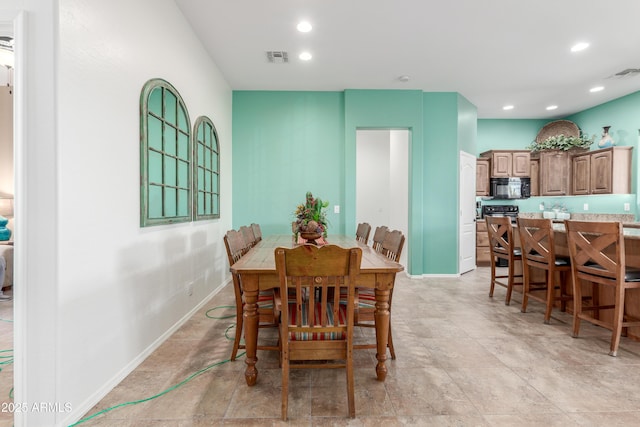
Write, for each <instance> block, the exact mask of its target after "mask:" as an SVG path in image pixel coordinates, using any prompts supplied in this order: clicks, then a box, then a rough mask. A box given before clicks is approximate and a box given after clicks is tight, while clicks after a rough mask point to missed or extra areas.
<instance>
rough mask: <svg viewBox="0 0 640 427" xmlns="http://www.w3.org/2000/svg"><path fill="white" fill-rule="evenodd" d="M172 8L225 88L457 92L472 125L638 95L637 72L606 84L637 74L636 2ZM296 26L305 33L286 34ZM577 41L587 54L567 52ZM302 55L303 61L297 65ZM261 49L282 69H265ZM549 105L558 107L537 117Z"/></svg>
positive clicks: (502, 0) (336, 2)
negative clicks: (277, 54)
mask: <svg viewBox="0 0 640 427" xmlns="http://www.w3.org/2000/svg"><path fill="white" fill-rule="evenodd" d="M176 3H177V5H178V7H179V8H180V9H181V10H182V12H183V13H184V15H185V16H186V18H187V19H188V21H189V22H190V23H191V25H192V27H193V29H194V31H195V32H196V33H197V34H198V36H199V37H200V39H201V40H202V43H203V44H204V46H205V48H206V49H207V50H208V52H209V53H210V54H211V57H212V58H213V60H214V62H215V63H216V64H217V65H218V67H219V68H220V70H221V71H222V73H223V74H224V75H225V77H226V79H227V81H228V82H229V84H230V85H231V87H232V88H233V89H234V90H279V91H283V90H296V91H299V90H310V91H342V90H345V89H412V90H422V91H425V92H459V93H460V94H461V95H462V96H464V97H465V98H467V99H468V100H469V101H470V102H471V103H472V104H474V105H475V106H476V107H477V108H478V117H479V118H529V119H531V118H546V119H551V118H558V117H565V116H566V115H569V114H572V113H575V112H577V111H581V110H584V109H586V108H589V107H592V106H595V105H598V104H601V103H603V102H606V101H609V100H612V99H615V98H618V97H620V96H623V95H627V94H629V93H633V92H635V91H638V90H640V73H637V74H635V75H633V76H627V77H623V78H621V77H613V76H614V75H615V74H616V73H618V72H620V71H622V70H625V69H628V68H634V69H635V68H640V0H613V1H603V0H535V1H534V0H529V1H526V0H484V1H481V0H448V1H446V0H439V1H436V0H176ZM303 19H304V20H308V21H309V22H310V23H311V24H312V25H313V30H312V31H311V32H310V33H300V32H298V31H297V30H296V25H297V23H298V22H299V21H300V20H303ZM581 41H585V42H588V43H590V47H589V48H588V49H587V50H585V51H582V52H579V53H571V52H570V48H571V46H572V45H574V44H575V43H577V42H581ZM303 50H307V51H309V52H311V53H312V55H313V59H312V60H311V61H308V62H304V61H301V60H299V59H298V54H299V53H300V52H301V51H303ZM267 51H286V52H288V54H289V61H290V62H289V63H287V64H273V63H268V62H267V59H266V52H267ZM403 75H406V76H409V81H408V82H402V81H400V80H399V77H400V76H403ZM598 85H600V86H604V87H605V89H604V90H603V91H601V92H598V93H590V92H589V89H590V88H591V87H593V86H598ZM506 104H512V105H514V106H515V108H514V109H513V110H511V111H503V110H502V107H503V106H504V105H506ZM551 104H556V105H558V109H557V110H555V111H546V109H545V108H546V107H547V106H548V105H551Z"/></svg>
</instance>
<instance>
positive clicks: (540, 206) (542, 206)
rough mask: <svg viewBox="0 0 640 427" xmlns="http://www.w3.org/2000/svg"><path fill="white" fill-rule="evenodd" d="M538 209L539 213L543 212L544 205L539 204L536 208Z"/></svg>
mask: <svg viewBox="0 0 640 427" xmlns="http://www.w3.org/2000/svg"><path fill="white" fill-rule="evenodd" d="M538 209H540V210H541V211H543V210H544V203H540V205H539V206H538Z"/></svg>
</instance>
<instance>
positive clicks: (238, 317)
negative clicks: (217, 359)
mask: <svg viewBox="0 0 640 427" xmlns="http://www.w3.org/2000/svg"><path fill="white" fill-rule="evenodd" d="M242 321H243V316H242V308H240V309H236V336H235V337H234V339H233V350H231V361H232V362H233V361H234V360H236V355H237V354H238V349H239V348H240V340H241V339H242Z"/></svg>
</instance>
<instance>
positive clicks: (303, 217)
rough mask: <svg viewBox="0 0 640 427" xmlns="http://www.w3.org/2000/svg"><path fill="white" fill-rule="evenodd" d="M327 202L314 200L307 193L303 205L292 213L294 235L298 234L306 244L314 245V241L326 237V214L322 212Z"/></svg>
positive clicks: (308, 192) (318, 199)
mask: <svg viewBox="0 0 640 427" xmlns="http://www.w3.org/2000/svg"><path fill="white" fill-rule="evenodd" d="M327 206H329V202H327V201H322V199H320V198H314V197H313V194H311V192H310V191H307V195H306V199H305V202H304V204H300V205H298V207H297V208H296V211H295V213H294V215H295V217H296V220H295V222H294V223H293V232H294V234H296V235H297V234H298V233H300V237H301V238H303V239H305V240H306V241H307V243H314V244H315V243H316V239H319V238H320V237H322V236H324V237H327V214H326V212H325V211H324V209H325V208H327Z"/></svg>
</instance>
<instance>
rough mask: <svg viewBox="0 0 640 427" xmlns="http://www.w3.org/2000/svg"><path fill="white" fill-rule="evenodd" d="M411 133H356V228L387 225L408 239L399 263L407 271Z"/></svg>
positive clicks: (376, 130)
mask: <svg viewBox="0 0 640 427" xmlns="http://www.w3.org/2000/svg"><path fill="white" fill-rule="evenodd" d="M409 138H410V131H409V130H408V129H357V130H356V224H359V223H361V222H367V223H369V224H370V225H371V236H370V237H373V233H374V231H375V229H376V227H378V226H381V225H386V226H387V227H389V229H390V230H400V231H402V234H404V236H405V243H404V248H403V250H402V255H401V257H400V263H401V264H402V265H404V266H405V269H406V270H407V271H409V269H408V267H409V266H408V264H407V262H408V260H409V259H410V258H409V256H408V254H409V141H410V139H409Z"/></svg>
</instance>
